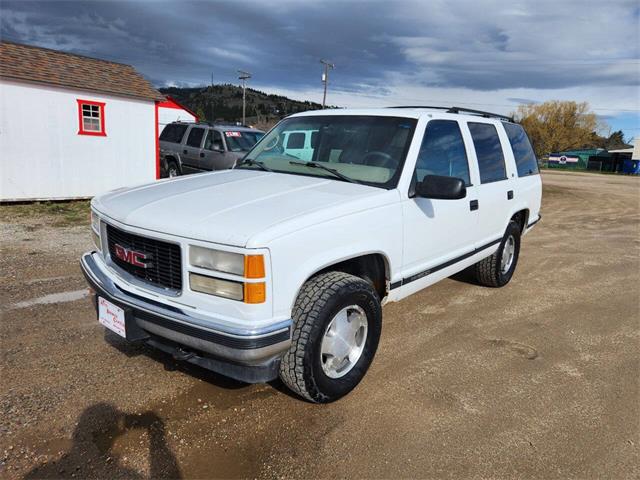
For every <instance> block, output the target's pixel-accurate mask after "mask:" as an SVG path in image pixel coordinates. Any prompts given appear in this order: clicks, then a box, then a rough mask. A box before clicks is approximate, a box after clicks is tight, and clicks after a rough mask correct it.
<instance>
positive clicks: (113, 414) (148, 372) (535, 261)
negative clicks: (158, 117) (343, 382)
mask: <svg viewBox="0 0 640 480" xmlns="http://www.w3.org/2000/svg"><path fill="white" fill-rule="evenodd" d="M543 180H544V187H545V190H544V206H543V215H544V219H543V221H542V222H541V223H540V224H538V226H536V228H535V229H534V230H533V232H532V233H531V234H529V235H528V236H527V237H525V239H524V241H523V250H522V254H521V257H520V264H519V266H518V269H517V271H516V274H515V277H514V279H513V281H512V282H511V283H510V284H509V285H508V286H507V287H505V288H503V289H499V290H496V289H488V288H483V287H479V286H475V285H473V284H470V283H468V282H466V281H465V279H464V277H460V278H457V279H448V280H445V281H443V282H440V283H439V284H437V285H435V286H434V287H432V288H429V289H427V290H425V291H423V292H420V293H418V294H416V295H413V296H412V297H410V298H409V299H407V300H405V301H404V302H402V303H399V304H391V305H388V306H386V307H385V308H384V321H385V323H384V329H383V334H382V340H381V344H380V348H379V350H378V354H377V357H376V359H375V361H374V363H373V366H372V368H371V370H370V371H369V373H368V375H367V376H366V378H365V380H364V381H363V383H362V384H361V385H360V386H359V387H358V388H357V389H356V390H355V391H354V392H353V393H352V394H350V395H349V396H348V397H346V398H344V399H343V400H341V401H339V402H336V403H334V404H330V405H324V406H318V405H312V404H309V403H305V402H303V401H301V400H299V399H297V398H295V397H293V396H291V395H289V394H288V393H287V392H286V390H285V389H284V387H283V386H282V385H281V384H279V383H278V382H274V383H273V384H270V385H244V384H241V383H237V382H234V381H231V380H227V379H225V378H223V377H220V376H217V375H215V374H212V373H209V372H207V371H205V370H201V369H198V368H197V367H192V366H185V365H181V364H177V363H176V362H174V361H172V360H171V359H170V358H169V357H168V356H166V355H164V354H161V353H157V352H154V351H151V350H148V349H145V348H141V347H131V346H127V345H125V344H124V343H123V342H122V341H120V340H119V339H118V338H116V337H115V336H113V335H110V334H105V332H104V329H103V328H102V327H101V326H100V325H99V324H98V323H97V321H96V320H95V316H94V312H93V310H92V307H91V306H90V304H89V302H88V301H87V300H86V299H85V298H82V297H83V295H84V291H83V289H84V288H85V284H84V281H83V279H82V276H81V273H80V271H79V268H78V258H79V255H80V254H81V253H82V252H83V251H85V250H88V249H90V248H91V241H90V237H89V233H88V232H89V229H88V226H86V225H83V226H73V222H71V224H69V225H67V224H61V225H60V226H57V227H51V226H47V225H50V224H51V223H52V222H53V221H54V220H55V218H54V217H55V215H57V214H55V213H51V212H49V213H46V212H45V213H42V212H39V213H36V214H34V215H31V216H24V215H23V216H20V217H16V216H14V215H13V212H14V211H15V210H13V209H15V208H16V207H6V206H4V207H0V208H1V209H2V215H1V216H0V249H1V250H0V308H2V310H1V319H0V320H1V321H0V342H1V344H0V346H1V354H2V360H1V368H2V370H1V378H2V381H1V382H0V408H1V416H0V475H1V476H2V477H3V478H23V477H27V478H59V477H62V478H71V477H75V478H147V477H152V478H176V477H183V478H194V477H198V478H204V477H225V478H229V477H267V478H268V477H297V478H307V477H325V478H326V477H350V478H353V477H386V478H398V477H448V478H487V477H500V478H523V477H526V478H545V479H548V478H593V477H597V478H602V477H605V478H638V477H639V476H640V467H639V464H640V455H639V449H640V395H639V394H640V391H639V383H640V374H639V372H640V368H639V366H640V365H639V363H640V360H639V358H640V356H639V354H640V296H639V294H638V286H639V285H640V179H637V178H629V177H617V176H610V175H592V174H577V173H574V174H570V173H555V172H549V173H545V174H544V178H543ZM87 224H88V219H87Z"/></svg>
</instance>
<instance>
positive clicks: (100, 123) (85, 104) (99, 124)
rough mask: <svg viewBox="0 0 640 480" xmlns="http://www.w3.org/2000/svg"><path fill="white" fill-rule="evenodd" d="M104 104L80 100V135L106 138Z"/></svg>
mask: <svg viewBox="0 0 640 480" xmlns="http://www.w3.org/2000/svg"><path fill="white" fill-rule="evenodd" d="M104 105H105V104H104V103H103V102H92V101H89V100H78V122H79V126H78V135H98V136H102V137H104V136H106V135H107V133H106V132H105V130H104Z"/></svg>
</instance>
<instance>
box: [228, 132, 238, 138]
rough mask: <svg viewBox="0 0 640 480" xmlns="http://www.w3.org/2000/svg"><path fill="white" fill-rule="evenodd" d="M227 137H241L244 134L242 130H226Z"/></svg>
mask: <svg viewBox="0 0 640 480" xmlns="http://www.w3.org/2000/svg"><path fill="white" fill-rule="evenodd" d="M224 134H225V135H226V136H227V137H241V136H242V134H241V133H240V132H224Z"/></svg>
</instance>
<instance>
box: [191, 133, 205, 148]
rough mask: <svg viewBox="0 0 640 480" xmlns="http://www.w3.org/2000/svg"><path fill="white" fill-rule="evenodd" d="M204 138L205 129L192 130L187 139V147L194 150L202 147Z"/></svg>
mask: <svg viewBox="0 0 640 480" xmlns="http://www.w3.org/2000/svg"><path fill="white" fill-rule="evenodd" d="M203 136H204V128H192V129H191V131H190V132H189V136H188V137H187V145H189V146H190V147H194V148H200V145H202V137H203Z"/></svg>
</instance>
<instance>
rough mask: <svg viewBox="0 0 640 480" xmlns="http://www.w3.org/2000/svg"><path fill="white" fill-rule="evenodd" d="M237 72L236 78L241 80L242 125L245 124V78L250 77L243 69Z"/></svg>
mask: <svg viewBox="0 0 640 480" xmlns="http://www.w3.org/2000/svg"><path fill="white" fill-rule="evenodd" d="M238 73H239V75H238V79H240V80H242V125H245V124H246V105H247V80H249V79H250V78H251V74H250V73H249V72H245V71H243V70H238Z"/></svg>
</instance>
